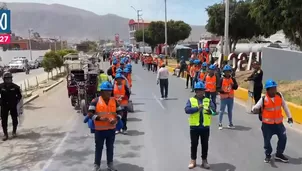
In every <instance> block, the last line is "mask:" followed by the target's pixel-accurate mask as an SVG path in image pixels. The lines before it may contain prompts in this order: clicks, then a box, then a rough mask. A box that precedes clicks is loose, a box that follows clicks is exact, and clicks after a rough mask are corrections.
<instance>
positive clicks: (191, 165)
mask: <svg viewBox="0 0 302 171" xmlns="http://www.w3.org/2000/svg"><path fill="white" fill-rule="evenodd" d="M195 167H196V160H191V161H190V164H189V166H188V168H189V169H193V168H195Z"/></svg>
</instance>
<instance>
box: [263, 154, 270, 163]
mask: <svg viewBox="0 0 302 171" xmlns="http://www.w3.org/2000/svg"><path fill="white" fill-rule="evenodd" d="M270 161H271V156H270V155H266V157H265V159H264V163H269V162H270Z"/></svg>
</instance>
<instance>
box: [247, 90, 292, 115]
mask: <svg viewBox="0 0 302 171" xmlns="http://www.w3.org/2000/svg"><path fill="white" fill-rule="evenodd" d="M279 94H280V95H281V98H282V108H283V110H284V112H285V114H286V116H287V117H288V118H291V117H292V115H291V113H290V110H289V109H288V106H287V104H286V102H285V100H284V97H283V95H282V94H281V93H279ZM276 96H278V95H276ZM271 100H272V101H273V102H274V101H275V98H274V97H273V98H271ZM262 107H263V98H261V99H260V100H259V101H258V102H257V103H256V104H255V105H254V106H253V108H252V111H254V110H255V109H261V108H262Z"/></svg>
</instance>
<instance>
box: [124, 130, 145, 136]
mask: <svg viewBox="0 0 302 171" xmlns="http://www.w3.org/2000/svg"><path fill="white" fill-rule="evenodd" d="M144 134H145V132H140V131H137V130H128V131H127V134H126V135H128V136H140V135H144Z"/></svg>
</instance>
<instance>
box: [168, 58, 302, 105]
mask: <svg viewBox="0 0 302 171" xmlns="http://www.w3.org/2000/svg"><path fill="white" fill-rule="evenodd" d="M168 65H169V66H171V67H175V66H176V65H177V62H176V60H175V59H168ZM252 72H253V71H239V72H236V80H237V82H238V84H239V86H240V87H242V88H248V82H245V81H244V80H245V79H246V78H247V77H248V76H250V75H251V73H252ZM264 81H265V80H264ZM277 83H278V91H279V92H281V93H282V94H283V96H284V97H285V99H286V101H289V102H292V103H295V104H297V105H302V91H301V90H302V80H297V81H282V80H279V81H277ZM263 93H265V90H263Z"/></svg>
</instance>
